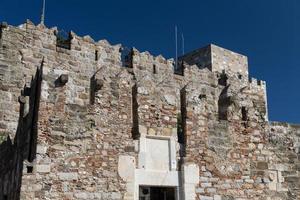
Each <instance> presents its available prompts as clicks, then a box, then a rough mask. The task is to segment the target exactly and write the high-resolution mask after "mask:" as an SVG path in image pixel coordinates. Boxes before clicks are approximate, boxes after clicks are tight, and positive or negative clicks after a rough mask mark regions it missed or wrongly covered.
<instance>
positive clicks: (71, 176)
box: [58, 172, 78, 181]
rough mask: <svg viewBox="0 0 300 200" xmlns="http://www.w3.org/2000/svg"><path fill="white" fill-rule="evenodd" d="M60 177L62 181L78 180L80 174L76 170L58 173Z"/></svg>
mask: <svg viewBox="0 0 300 200" xmlns="http://www.w3.org/2000/svg"><path fill="white" fill-rule="evenodd" d="M58 178H59V179H60V180H62V181H71V180H77V179H78V174H77V173H74V172H63V173H58Z"/></svg>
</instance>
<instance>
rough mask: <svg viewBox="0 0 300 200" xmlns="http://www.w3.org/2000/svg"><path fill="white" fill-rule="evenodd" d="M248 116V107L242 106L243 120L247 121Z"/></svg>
mask: <svg viewBox="0 0 300 200" xmlns="http://www.w3.org/2000/svg"><path fill="white" fill-rule="evenodd" d="M247 119H248V117H247V110H246V107H244V106H243V107H242V120H243V121H247Z"/></svg>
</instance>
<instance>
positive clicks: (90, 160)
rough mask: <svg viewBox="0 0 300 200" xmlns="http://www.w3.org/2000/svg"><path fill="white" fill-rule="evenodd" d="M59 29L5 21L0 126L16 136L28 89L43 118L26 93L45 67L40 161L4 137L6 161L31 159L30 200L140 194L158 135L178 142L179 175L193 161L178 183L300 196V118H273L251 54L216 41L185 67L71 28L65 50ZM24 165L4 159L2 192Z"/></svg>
mask: <svg viewBox="0 0 300 200" xmlns="http://www.w3.org/2000/svg"><path fill="white" fill-rule="evenodd" d="M57 32H58V29H57V28H56V27H53V28H47V27H45V26H43V25H34V24H33V23H32V22H30V21H29V20H28V21H27V22H26V23H24V24H22V25H20V26H18V27H14V26H11V25H7V26H1V34H0V45H1V47H0V80H1V81H0V135H1V134H2V135H4V134H5V135H9V136H10V138H12V139H11V140H13V138H14V137H15V135H18V129H17V127H18V125H20V119H19V118H20V112H19V111H20V105H19V103H18V98H19V96H21V97H24V98H25V99H26V100H27V101H25V103H24V116H26V114H29V116H34V114H33V110H34V109H32V108H33V107H35V106H32V103H30V102H33V100H32V99H34V98H33V97H31V96H34V95H32V94H33V93H32V94H31V93H28V91H32V88H33V87H32V84H30V82H32V81H33V82H34V80H36V79H35V78H34V77H35V76H34V75H35V72H36V70H37V69H39V67H40V66H41V65H42V66H43V79H42V83H41V91H40V96H41V98H40V103H39V105H40V107H39V110H38V122H37V123H36V124H34V123H33V124H31V123H28V121H26V118H25V117H24V120H25V121H24V124H27V126H26V127H31V126H33V127H38V136H37V138H36V140H37V141H36V146H34V141H32V142H30V141H31V140H30V139H29V141H27V140H26V141H24V143H22V145H24V148H25V149H26V151H27V149H28V148H29V149H30V148H32V149H34V148H36V155H35V156H36V157H35V159H34V160H33V161H32V162H31V161H30V159H29V160H28V159H27V157H24V155H21V154H22V153H21V154H20V150H18V151H17V150H16V148H18V147H14V146H13V143H14V142H12V143H9V141H10V139H8V140H7V141H6V142H5V144H4V143H3V144H4V145H1V146H0V155H1V158H3V159H2V163H5V162H6V161H7V160H9V159H10V157H13V158H14V160H16V159H17V158H18V159H19V160H18V159H17V161H20V159H21V158H24V162H23V163H24V167H23V176H22V188H21V198H22V199H34V198H36V199H137V198H136V196H137V195H138V192H137V191H138V190H139V188H138V187H139V184H138V183H139V181H149V180H144V179H145V177H146V175H147V173H148V172H147V170H145V173H144V176H140V177H138V175H140V173H139V172H141V171H142V170H144V169H143V164H145V163H146V164H145V166H146V168H147V167H148V166H149V165H151V164H152V165H154V164H153V163H155V162H152V161H151V160H150V161H151V162H150V161H149V162H148V161H147V162H146V161H144V160H143V159H147V156H145V155H146V154H147V153H148V154H149V153H151V152H147V151H149V149H147V145H146V146H143V145H145V144H146V143H147V142H153V141H154V139H157V138H160V139H161V138H163V139H166V138H168V139H170V144H176V145H173V146H172V150H171V153H170V155H172V160H170V163H173V165H172V166H171V170H173V171H172V173H178V171H180V170H181V169H188V168H189V167H190V166H195V167H191V168H192V170H191V171H192V172H191V173H192V176H197V177H194V178H193V181H196V183H194V182H193V184H191V183H186V182H183V183H181V184H182V185H183V187H184V189H185V190H186V191H192V192H191V194H190V196H191V199H193V197H195V198H198V199H215V200H216V199H220V198H222V199H226V198H231V199H233V198H240V199H259V198H261V199H270V198H275V197H276V198H278V197H280V198H281V199H297V197H299V177H300V174H299V148H300V146H299V131H300V128H299V126H297V125H291V124H286V123H278V122H268V116H267V113H268V112H267V98H266V83H265V82H264V81H259V80H256V79H254V78H250V79H249V74H248V61H247V57H246V56H243V55H240V54H237V53H234V52H232V51H229V50H226V49H223V48H221V47H218V46H216V45H209V46H207V47H204V48H201V49H199V50H196V51H193V52H191V53H188V54H186V55H184V56H183V57H181V58H179V61H182V62H181V63H179V64H178V66H179V67H180V70H179V73H178V72H176V70H174V59H165V58H164V57H163V56H161V55H159V56H153V55H151V54H150V53H149V52H139V51H138V50H137V49H135V48H132V49H127V48H126V47H124V46H122V45H120V44H117V45H111V44H110V43H109V42H108V41H106V40H100V41H98V42H96V41H94V40H93V39H92V38H91V37H90V36H84V37H80V36H78V35H76V33H74V32H71V33H70V35H69V37H70V38H71V40H69V42H70V44H68V45H69V46H67V47H69V49H68V48H62V47H61V46H58V45H57ZM33 76H34V77H33ZM24 85H25V86H24ZM30 99H31V101H30ZM33 105H35V104H33ZM21 119H23V117H21ZM29 125H30V126H29ZM26 135H29V138H30V137H31V132H28V133H27V134H26ZM31 138H33V137H31ZM149 138H150V139H151V140H147V139H149ZM33 139H34V138H33ZM28 142H29V143H30V144H32V145H28ZM157 144H158V143H157ZM161 144H162V143H159V145H161ZM22 145H21V146H22ZM22 148H23V147H22ZM160 148H161V146H160ZM7 149H9V153H6V152H8V151H7ZM12 149H14V150H12ZM161 149H162V150H163V149H164V148H161ZM152 150H153V149H152ZM3 152H4V153H3ZM162 153H163V152H162ZM5 154H6V155H8V156H4V155H5ZM151 155H152V154H151ZM162 155H164V154H162ZM120 160H121V161H122V162H123V161H124V162H127V161H128V162H129V163H127V164H128V165H124V166H120V163H119V161H120ZM17 161H15V162H17ZM22 161H23V160H22ZM160 161H161V160H160ZM147 163H148V165H147ZM149 163H150V164H149ZM162 163H163V162H162ZM174 163H177V164H176V165H175V164H174ZM163 164H164V163H163ZM187 164H190V165H187ZM2 165H3V166H4V164H1V166H2ZM152 165H151V166H150V167H153V166H152ZM18 166H20V165H18ZM126 166H127V167H128V166H130V167H131V168H130V169H129V168H126ZM187 166H189V167H187ZM154 167H156V166H155V165H154ZM19 170H20V168H14V166H11V165H10V167H6V168H1V170H0V178H1V180H5V181H4V182H3V181H2V182H0V186H1V187H0V199H1V198H2V196H1V195H5V196H6V197H9V198H10V199H12V200H14V199H16V196H14V195H13V193H17V191H18V189H20V188H14V187H15V184H11V182H10V180H11V177H13V176H14V175H15V176H18V177H20V176H21V175H22V173H21V174H20V171H19ZM31 170H32V171H31ZM119 171H121V172H122V173H121V175H120V173H119ZM150 171H151V170H150ZM194 171H196V172H197V173H194ZM16 172H17V173H16ZM123 172H124V173H123ZM127 172H128V173H129V172H130V176H129V175H128V173H127ZM132 173H133V175H132ZM185 173H186V174H188V172H185ZM150 174H151V173H150ZM177 176H178V174H177ZM183 176H184V175H183ZM3 177H4V178H3ZM162 177H164V176H162ZM160 180H161V179H159V178H157V180H156V179H155V177H152V178H151V181H154V182H155V181H157V182H159V181H160ZM166 180H167V179H166ZM186 180H188V179H186ZM175 182H176V181H175ZM144 183H145V182H144ZM171 183H172V184H173V182H171ZM1 184H2V185H1ZM174 184H177V183H174ZM172 186H173V185H172ZM178 187H180V186H178ZM2 188H5V189H4V190H3V189H2ZM180 189H181V188H180ZM184 189H182V190H184ZM180 191H181V190H180ZM193 195H194V196H193ZM297 195H298V196H297ZM258 196H259V197H258Z"/></svg>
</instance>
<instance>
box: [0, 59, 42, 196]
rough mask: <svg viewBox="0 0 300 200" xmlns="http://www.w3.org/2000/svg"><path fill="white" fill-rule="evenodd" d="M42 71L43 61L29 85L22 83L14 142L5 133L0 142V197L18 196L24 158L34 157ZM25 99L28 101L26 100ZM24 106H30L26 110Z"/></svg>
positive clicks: (28, 159)
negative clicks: (4, 138) (5, 136)
mask: <svg viewBox="0 0 300 200" xmlns="http://www.w3.org/2000/svg"><path fill="white" fill-rule="evenodd" d="M42 74H43V64H42V65H41V67H39V68H38V69H37V71H36V74H35V77H33V78H32V80H31V83H30V88H29V87H27V86H26V85H25V87H24V89H23V90H22V92H21V96H20V97H19V103H20V112H19V121H18V128H17V132H16V135H15V138H14V141H12V140H11V138H10V137H9V136H8V137H7V140H6V141H4V142H3V143H1V144H0V158H1V159H0V200H8V199H9V200H18V199H20V190H21V181H22V171H23V161H25V160H27V161H28V162H33V161H34V159H35V157H36V144H37V133H38V126H37V123H38V111H39V102H40V95H41V83H42ZM26 99H29V101H28V102H26ZM27 106H28V107H29V109H28V111H27V112H26V110H27V109H26V107H27ZM27 170H28V169H27ZM29 170H30V169H29Z"/></svg>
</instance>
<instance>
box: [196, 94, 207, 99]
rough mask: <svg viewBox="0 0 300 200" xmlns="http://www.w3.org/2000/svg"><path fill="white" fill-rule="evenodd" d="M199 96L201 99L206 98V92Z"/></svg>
mask: <svg viewBox="0 0 300 200" xmlns="http://www.w3.org/2000/svg"><path fill="white" fill-rule="evenodd" d="M198 98H199V99H205V98H206V94H199V96H198Z"/></svg>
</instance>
